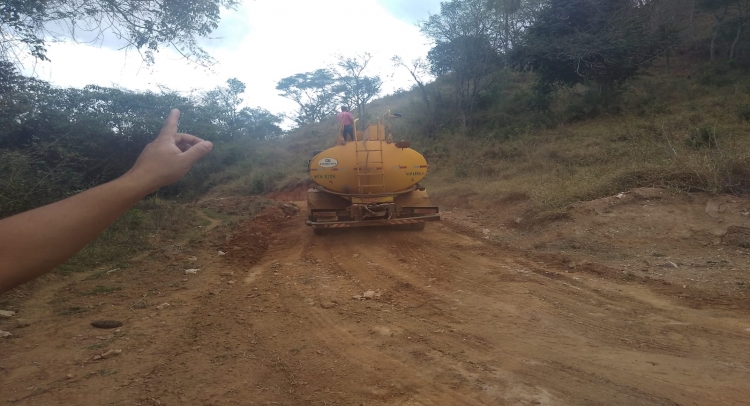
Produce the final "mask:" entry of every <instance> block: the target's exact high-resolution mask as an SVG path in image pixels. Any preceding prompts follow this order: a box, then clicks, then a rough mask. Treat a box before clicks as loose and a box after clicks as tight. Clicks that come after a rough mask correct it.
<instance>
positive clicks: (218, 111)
mask: <svg viewBox="0 0 750 406" xmlns="http://www.w3.org/2000/svg"><path fill="white" fill-rule="evenodd" d="M242 93H245V84H244V83H242V81H240V80H238V79H236V78H231V79H227V82H226V86H219V87H217V88H215V89H213V90H209V91H207V92H206V93H204V94H203V95H202V97H201V99H202V100H201V104H202V105H203V106H204V107H205V108H206V109H208V110H210V111H211V117H210V118H209V120H210V121H211V122H212V123H213V124H215V125H218V126H221V127H222V128H224V129H225V131H226V134H227V136H229V137H233V136H234V135H236V134H237V133H238V131H239V128H240V126H241V124H240V121H239V120H238V113H239V110H240V104H242V101H243V100H242V98H241V97H240V95H241V94H242Z"/></svg>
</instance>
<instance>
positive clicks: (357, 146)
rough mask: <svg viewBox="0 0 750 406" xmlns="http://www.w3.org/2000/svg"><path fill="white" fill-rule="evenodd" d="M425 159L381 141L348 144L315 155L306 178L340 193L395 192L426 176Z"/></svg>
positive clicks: (420, 155)
mask: <svg viewBox="0 0 750 406" xmlns="http://www.w3.org/2000/svg"><path fill="white" fill-rule="evenodd" d="M427 169H428V165H427V160H426V159H425V158H424V157H423V156H422V154H420V153H419V152H417V151H415V150H413V149H411V148H399V147H397V146H396V144H394V143H389V142H385V141H381V140H375V141H356V142H348V143H346V145H337V146H335V147H332V148H329V149H327V150H325V151H323V152H320V153H319V154H317V155H316V156H315V157H313V159H312V160H311V161H310V165H309V171H310V178H311V179H312V180H313V181H314V182H315V183H317V184H318V185H320V186H322V187H323V188H325V189H328V190H330V191H333V192H337V193H343V194H381V193H382V194H388V193H396V192H400V191H403V190H406V189H409V188H410V187H412V186H414V185H416V184H417V182H419V181H421V180H422V179H423V178H424V177H425V175H427Z"/></svg>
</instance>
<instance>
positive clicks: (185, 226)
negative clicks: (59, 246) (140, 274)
mask: <svg viewBox="0 0 750 406" xmlns="http://www.w3.org/2000/svg"><path fill="white" fill-rule="evenodd" d="M199 225H205V220H202V219H200V218H199V217H197V216H196V215H195V210H194V209H192V208H190V207H188V206H187V205H185V204H180V203H174V202H170V201H166V200H161V199H159V198H155V197H154V198H149V199H146V200H143V201H141V202H140V203H138V204H137V205H136V206H135V207H134V208H133V209H131V210H130V211H128V212H127V213H126V214H125V215H123V216H122V217H121V218H120V219H118V220H117V221H116V222H114V223H113V224H112V225H111V226H110V227H109V228H107V229H106V230H105V231H104V232H103V233H102V234H101V235H100V236H99V237H98V238H97V239H96V240H94V241H93V242H91V243H90V244H89V245H87V246H86V248H84V249H83V250H81V251H80V252H79V253H78V254H76V255H75V256H74V257H73V258H71V259H70V260H68V261H67V262H66V263H64V264H62V265H60V266H59V267H58V269H59V270H60V271H62V272H79V271H88V270H91V269H92V268H95V267H98V266H100V265H105V264H108V265H112V266H113V267H120V268H122V267H127V264H126V261H127V260H128V259H129V258H131V257H132V256H134V255H137V254H140V253H143V252H147V251H148V250H149V249H150V248H151V244H152V241H163V240H175V239H184V238H189V237H190V236H191V235H192V234H197V233H200V229H199V228H198V226H199ZM94 275H95V274H94Z"/></svg>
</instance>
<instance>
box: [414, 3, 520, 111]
mask: <svg viewBox="0 0 750 406" xmlns="http://www.w3.org/2000/svg"><path fill="white" fill-rule="evenodd" d="M494 4H495V1H494V0H451V1H450V2H444V3H440V14H434V15H431V16H430V17H429V19H427V21H424V22H422V23H421V24H420V29H421V30H422V32H423V33H424V34H425V35H426V36H427V37H429V38H430V39H432V41H433V43H434V46H433V47H432V49H431V50H430V51H429V53H428V54H427V59H428V60H429V62H430V64H431V71H432V73H433V74H435V75H447V74H449V75H450V80H451V81H452V82H453V85H454V89H455V91H454V93H455V97H456V106H457V107H458V109H459V110H460V111H461V112H462V113H468V112H471V110H472V109H473V107H474V104H475V101H476V96H477V94H478V93H479V91H480V90H481V89H482V88H483V86H481V85H483V84H484V85H486V84H487V83H483V82H482V79H483V78H484V77H485V76H487V75H488V74H490V73H492V72H493V71H495V70H497V69H499V68H501V67H502V63H501V58H500V53H501V52H502V51H503V49H505V48H507V47H508V46H509V45H508V40H507V38H504V37H503V35H502V33H503V31H502V29H501V24H500V22H501V20H500V19H499V15H498V13H495V12H492V7H493V5H494Z"/></svg>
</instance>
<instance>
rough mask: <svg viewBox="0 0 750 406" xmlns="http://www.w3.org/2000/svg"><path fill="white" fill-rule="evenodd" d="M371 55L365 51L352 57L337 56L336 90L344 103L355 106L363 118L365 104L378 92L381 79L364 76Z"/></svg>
mask: <svg viewBox="0 0 750 406" xmlns="http://www.w3.org/2000/svg"><path fill="white" fill-rule="evenodd" d="M371 59H372V55H370V54H369V53H367V52H365V53H364V54H362V55H357V56H356V57H354V58H345V57H343V56H342V55H339V56H338V63H337V67H338V69H339V72H338V77H337V81H338V85H339V88H338V90H339V91H340V92H341V93H342V96H341V97H342V101H343V102H344V104H347V105H350V106H356V107H357V115H358V116H359V118H361V119H364V118H365V117H366V116H365V113H366V112H365V106H366V104H367V102H369V101H370V100H371V99H372V98H373V97H375V96H377V95H378V94H379V93H380V89H381V87H382V86H383V81H382V80H381V79H380V77H378V76H365V74H364V72H365V70H366V69H367V65H368V64H369V63H370V60H371Z"/></svg>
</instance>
